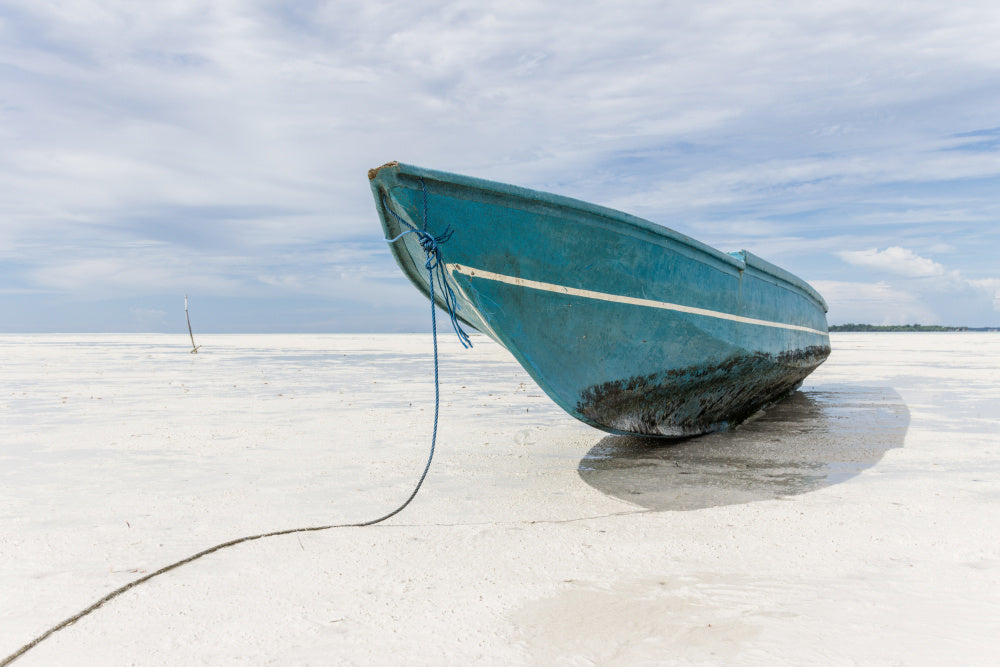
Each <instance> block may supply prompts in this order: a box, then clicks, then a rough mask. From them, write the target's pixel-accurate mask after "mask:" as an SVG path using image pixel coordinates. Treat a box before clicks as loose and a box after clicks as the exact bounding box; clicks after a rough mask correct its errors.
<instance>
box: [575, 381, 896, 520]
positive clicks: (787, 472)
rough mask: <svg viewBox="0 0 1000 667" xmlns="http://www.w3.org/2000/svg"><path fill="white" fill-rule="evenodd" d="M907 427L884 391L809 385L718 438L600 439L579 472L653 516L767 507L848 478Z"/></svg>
mask: <svg viewBox="0 0 1000 667" xmlns="http://www.w3.org/2000/svg"><path fill="white" fill-rule="evenodd" d="M909 423H910V411H909V410H908V409H907V407H906V405H905V404H904V403H903V400H902V398H901V397H900V395H899V394H897V393H896V392H895V391H893V390H892V389H889V388H882V387H858V386H851V385H825V386H817V387H810V388H809V389H808V390H806V391H797V392H795V393H794V394H792V395H791V396H789V397H788V398H786V399H785V400H783V401H781V402H780V403H778V404H776V405H774V406H772V407H771V408H768V409H767V410H766V411H765V412H764V413H763V414H762V415H760V416H758V417H757V418H756V419H753V420H751V421H749V422H746V423H744V424H743V425H742V426H740V427H739V428H737V429H735V430H733V431H728V432H725V433H712V434H709V435H703V436H698V437H694V438H684V439H678V440H664V439H661V438H642V437H635V436H623V435H612V436H608V437H606V438H604V439H603V440H601V441H600V442H599V443H597V445H595V446H594V447H593V448H592V449H591V450H590V451H589V452H587V455H586V456H585V457H584V458H583V459H582V460H581V461H580V466H579V468H578V472H579V474H580V477H582V478H583V480H584V481H585V482H587V484H589V485H591V486H592V487H594V488H595V489H597V490H599V491H601V492H603V493H606V494H608V495H610V496H614V497H616V498H620V499H622V500H626V501H628V502H630V503H633V504H635V505H640V506H642V507H646V508H648V509H652V510H695V509H703V508H706V507H718V506H722V505H734V504H738V503H747V502H752V501H755V500H769V499H774V498H778V497H781V496H788V495H797V494H801V493H808V492H809V491H815V490H816V489H821V488H823V487H827V486H831V485H833V484H838V483H840V482H843V481H844V480H847V479H850V478H851V477H853V476H855V475H857V474H858V473H860V472H861V471H862V470H865V469H866V468H870V467H871V466H873V465H875V464H876V463H878V461H879V460H880V459H881V458H882V456H883V455H884V454H885V453H886V452H887V451H888V450H890V449H893V448H895V447H902V446H903V439H904V437H905V436H906V429H907V426H908V425H909Z"/></svg>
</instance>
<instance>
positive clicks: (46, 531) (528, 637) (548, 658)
mask: <svg viewBox="0 0 1000 667" xmlns="http://www.w3.org/2000/svg"><path fill="white" fill-rule="evenodd" d="M186 334H187V332H184V333H183V334H177V335H166V334H114V335H99V334H89V335H82V334H79V335H70V334H64V335H55V334H33V335H14V334H6V335H0V377H2V378H3V382H2V384H0V660H2V658H3V657H4V656H7V655H9V654H11V653H13V652H14V651H16V650H17V649H18V648H19V647H21V646H22V645H23V644H25V643H27V642H29V641H31V640H32V639H33V638H34V637H36V636H38V635H39V634H41V633H43V632H44V631H45V630H47V629H48V628H50V627H51V626H53V625H55V624H57V623H58V622H60V621H62V620H63V619H65V618H67V617H69V616H71V615H73V614H75V613H77V612H78V611H80V610H81V609H83V608H85V607H87V606H88V605H90V604H92V603H93V602H95V601H96V600H97V599H98V598H100V597H101V596H103V595H105V594H107V593H109V592H110V591H112V590H114V589H116V588H118V587H120V586H122V585H124V584H127V583H128V582H129V581H131V580H134V579H136V578H138V577H140V576H142V575H143V574H145V573H149V572H152V571H155V570H157V569H159V568H161V567H163V566H165V565H167V564H169V563H172V562H175V561H178V560H180V559H183V558H185V557H187V556H190V555H191V554H194V553H196V552H198V551H201V550H203V549H206V548H208V547H211V546H213V545H216V544H219V543H222V542H225V541H227V540H231V539H234V538H238V537H242V536H246V535H254V534H259V533H265V532H271V531H278V530H284V529H291V528H298V527H315V526H323V525H330V524H341V523H357V522H364V521H367V520H371V519H374V518H376V517H379V516H382V515H384V514H385V513H387V512H389V511H391V510H392V509H393V508H395V507H396V506H398V505H399V504H400V503H401V502H402V501H403V500H405V499H406V497H407V496H408V495H409V493H410V491H411V490H412V489H413V487H414V485H415V484H416V481H417V479H418V478H419V476H420V473H421V472H422V470H423V467H424V464H425V462H426V459H427V455H428V451H429V448H430V440H431V429H432V422H433V416H434V369H433V361H432V353H431V342H432V341H431V337H430V335H420V334H405V335H403V334H395V335H390V334H374V335H346V334H330V335H319V334H317V335H222V334H216V335H201V336H197V339H198V344H199V345H200V346H201V348H200V350H199V351H198V353H197V354H191V353H190V352H189V351H190V349H191V345H190V341H189V340H188V338H187V335H186ZM831 342H832V346H833V353H832V354H831V356H830V358H829V360H828V361H827V362H826V363H825V364H824V365H822V366H821V367H820V368H819V369H818V370H817V371H816V372H815V373H813V374H812V375H811V376H809V377H808V378H807V379H806V381H805V383H804V385H803V386H802V388H801V389H800V390H799V391H798V392H797V393H796V394H794V395H793V396H791V397H790V398H789V399H787V400H786V401H784V402H783V403H780V404H778V405H776V406H774V407H772V408H770V409H768V410H766V411H765V412H764V413H763V414H759V415H758V416H756V418H755V419H753V420H752V421H751V422H750V423H747V424H745V425H744V426H742V427H740V428H738V429H735V430H733V431H731V432H727V433H717V434H711V435H708V436H703V437H700V438H692V439H687V440H683V441H678V442H671V441H666V440H660V441H653V440H649V439H635V438H627V437H615V436H609V435H608V434H606V433H603V432H601V431H598V430H596V429H593V428H591V427H588V426H586V425H584V424H582V423H580V422H577V421H576V420H574V419H573V418H571V417H570V416H568V415H567V414H566V413H564V412H563V411H562V410H561V409H559V408H558V407H557V406H556V405H555V404H554V403H552V402H551V401H550V400H549V399H548V398H547V397H546V396H545V395H544V393H542V391H541V390H540V389H539V388H538V387H537V386H536V385H535V384H534V382H533V381H532V380H531V378H530V377H529V376H528V375H527V373H526V372H525V371H524V370H523V369H521V367H520V366H519V365H518V364H517V363H516V362H515V361H514V360H513V358H512V357H511V355H510V354H509V353H507V352H506V351H505V350H504V349H503V348H501V347H500V346H499V345H497V344H495V343H493V342H492V341H490V340H489V339H487V338H486V337H484V336H480V335H476V336H473V344H474V347H473V349H471V350H464V349H462V348H461V346H460V345H459V344H458V342H457V340H455V337H454V336H453V335H445V334H444V333H442V334H441V335H440V336H439V344H440V347H441V359H440V364H441V367H440V379H441V408H440V426H439V430H438V436H437V448H436V452H435V455H434V460H433V462H432V464H431V467H430V471H429V473H428V475H427V478H426V481H425V482H424V486H423V488H422V489H421V490H420V492H419V494H418V495H417V496H416V498H415V499H414V500H413V502H412V504H411V505H410V506H409V507H407V508H406V509H405V510H404V511H403V512H401V513H400V514H399V515H397V516H395V517H393V518H391V519H389V520H388V521H386V522H385V523H381V524H378V525H375V526H369V527H363V528H357V527H352V528H333V529H329V530H322V531H314V532H303V533H293V534H288V535H283V536H276V537H272V538H266V539H261V540H256V541H253V542H248V543H244V544H239V545H236V546H233V547H230V548H228V549H224V550H221V551H218V552H216V553H213V554H210V555H208V556H205V557H204V558H201V559H199V560H197V561H194V562H192V563H190V564H187V565H185V566H183V567H180V568H178V569H176V570H173V571H171V572H168V573H165V574H163V575H162V576H159V577H156V578H154V579H152V580H150V581H149V582H147V583H145V584H143V585H141V586H138V587H136V588H135V589H133V590H130V591H128V592H126V593H124V594H123V595H121V596H120V597H118V598H116V599H114V600H111V601H110V602H108V603H107V604H106V605H105V606H103V607H102V608H100V609H98V610H96V611H95V612H94V613H92V614H90V615H88V616H86V617H85V618H82V619H81V620H80V621H78V622H77V623H75V624H73V625H71V626H69V627H67V628H65V629H64V630H61V631H60V632H58V633H56V634H54V635H52V636H51V637H49V638H48V639H47V640H45V641H44V642H42V643H40V644H39V645H38V646H36V647H35V648H33V649H32V650H31V651H29V652H28V653H26V654H25V655H24V656H22V657H21V658H19V659H18V660H17V661H16V662H15V663H14V664H16V665H54V664H74V665H133V664H138V665H328V664H347V665H353V664H358V665H362V664H363V665H371V664H413V665H442V664H446V665H452V664H454V665H458V664H468V663H470V662H473V661H474V662H476V663H480V664H505V665H508V664H526V665H535V664H537V665H546V664H565V665H590V664H597V665H604V664H658V665H674V664H676V665H688V664H720V663H731V664H743V665H746V664H751V665H776V664H777V665H782V664H787V665H799V664H866V665H868V664H871V665H940V664H963V665H969V664H982V665H992V664H997V663H998V662H1000V645H998V644H997V642H996V639H995V636H996V633H997V631H998V629H1000V539H998V536H1000V509H998V507H1000V377H998V369H1000V334H997V333H865V334H850V333H839V334H833V335H831Z"/></svg>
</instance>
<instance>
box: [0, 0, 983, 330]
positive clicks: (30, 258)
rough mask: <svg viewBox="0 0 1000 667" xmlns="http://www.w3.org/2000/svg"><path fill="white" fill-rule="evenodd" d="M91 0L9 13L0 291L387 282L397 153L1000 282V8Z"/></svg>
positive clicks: (341, 289) (1, 38)
mask: <svg viewBox="0 0 1000 667" xmlns="http://www.w3.org/2000/svg"><path fill="white" fill-rule="evenodd" d="M98 4H99V6H97V5H95V4H93V3H84V4H79V3H77V4H74V3H67V2H56V3H29V2H21V3H6V4H4V5H3V7H2V8H0V63H2V64H0V89H2V90H4V95H3V97H2V98H0V141H2V142H3V146H4V150H3V151H0V260H2V261H3V262H4V263H5V264H6V265H7V266H6V268H3V270H2V271H0V294H31V293H35V292H38V291H40V292H46V291H48V292H52V293H58V294H59V295H60V297H65V298H67V299H69V298H79V299H85V298H93V297H94V295H95V294H98V295H102V296H104V297H107V298H132V297H141V296H142V295H150V294H154V293H158V292H157V290H160V291H161V292H162V291H163V290H173V289H174V286H177V289H179V290H182V291H183V290H191V291H195V290H194V288H193V286H195V285H196V286H197V287H198V288H200V289H199V290H198V293H200V294H202V295H206V294H209V293H211V294H213V295H217V296H225V297H227V298H233V299H248V300H252V299H254V298H258V297H260V296H261V295H265V296H281V297H286V298H292V297H296V298H303V299H314V298H320V297H321V296H323V297H324V298H325V295H334V296H331V297H330V298H331V299H335V301H334V303H340V304H342V307H343V308H344V309H345V310H346V309H350V308H355V307H356V304H357V303H358V302H369V303H376V302H377V301H378V300H387V301H386V302H387V303H392V302H393V301H392V299H393V298H394V295H395V293H396V291H398V290H404V291H405V290H406V289H411V288H410V287H409V285H408V283H407V282H406V280H405V278H403V277H402V276H401V275H400V274H399V273H398V271H397V270H396V268H395V266H394V264H393V262H392V259H391V257H390V255H389V253H388V252H387V251H386V249H385V248H384V244H383V242H382V241H381V230H380V229H379V228H378V224H377V221H376V216H375V213H374V209H373V206H372V201H371V195H370V192H369V191H368V184H367V180H366V178H365V172H366V170H367V169H368V168H369V167H373V166H377V165H378V164H381V163H383V162H386V161H388V160H391V159H399V160H403V161H407V162H412V163H416V164H422V165H426V166H428V167H434V168H440V169H445V170H449V171H458V172H463V173H469V174H470V175H474V176H480V177H484V178H493V179H496V180H502V181H507V182H512V183H516V184H519V185H525V186H528V187H536V188H539V189H546V190H553V191H556V192H559V193H561V194H567V195H570V196H577V197H580V198H583V199H586V200H589V201H594V202H597V203H603V204H609V205H612V206H615V207H618V208H621V209H623V210H626V211H628V212H630V213H635V214H638V215H642V216H643V217H647V218H649V219H651V220H654V221H656V222H661V223H663V224H666V225H668V226H671V227H674V228H676V229H678V231H681V232H683V233H687V234H690V235H692V236H695V237H696V238H699V239H700V240H705V241H706V242H710V243H712V244H713V245H719V246H720V247H724V248H726V249H730V248H732V249H735V248H736V247H739V246H744V247H748V249H750V250H753V251H755V252H757V253H758V254H760V255H762V256H764V257H768V258H770V259H774V260H776V261H779V263H781V265H782V266H786V267H787V268H789V269H790V270H792V271H793V272H796V273H800V274H802V275H803V277H805V278H806V279H808V280H810V281H814V282H815V281H825V282H826V283H828V284H848V283H853V282H857V283H859V284H861V283H863V284H868V285H878V284H880V282H886V284H887V285H889V286H891V288H892V289H894V290H896V292H897V293H898V294H897V297H898V298H900V299H902V298H903V296H900V295H902V294H915V293H916V292H915V291H914V288H913V287H911V286H906V285H903V284H898V285H897V283H896V282H893V280H895V279H896V278H899V279H920V280H924V281H925V282H927V284H928V285H929V286H934V288H935V289H939V291H940V290H945V291H946V289H945V288H947V290H951V291H952V292H959V293H962V294H966V292H968V294H970V295H971V294H980V293H982V294H985V293H987V292H988V289H987V288H981V287H979V286H978V283H977V282H976V281H988V280H991V279H993V277H994V276H995V275H996V274H995V271H994V269H993V268H992V265H993V262H994V260H993V259H992V258H995V257H996V256H998V255H1000V247H998V241H997V239H996V236H995V233H993V232H992V231H991V230H992V229H994V228H995V225H996V221H997V220H998V219H1000V202H998V200H997V198H996V196H995V192H996V191H997V188H998V187H1000V148H998V146H997V143H996V138H997V136H998V135H997V128H996V120H995V119H996V117H997V116H998V115H1000V95H998V93H997V88H996V86H995V85H994V83H995V80H996V63H998V62H1000V41H998V40H996V38H995V36H996V34H1000V11H998V10H997V8H996V6H995V5H994V4H991V3H987V2H982V3H975V2H973V3H968V4H963V5H962V6H960V7H951V6H949V7H942V6H941V5H940V4H939V3H930V2H926V3H916V4H914V3H910V4H908V5H906V6H905V7H904V6H900V7H898V8H894V7H881V8H879V10H878V11H876V12H873V11H871V9H870V7H869V5H868V4H865V3H862V2H860V0H837V1H835V2H832V3H823V4H822V5H817V4H813V5H793V4H789V3H783V4H782V3H778V4H771V5H751V4H747V3H741V2H724V1H720V2H706V3H688V4H684V3H679V4H678V3H674V4H673V5H670V4H668V5H664V4H663V3H658V2H650V1H648V0H627V1H626V2H624V4H622V3H610V4H609V3H600V2H587V1H585V0H584V1H583V2H582V4H581V3H580V2H578V3H572V4H552V3H529V2H499V1H496V2H494V1H490V0H487V1H486V2H472V1H471V0H459V1H458V2H452V3H447V4H445V5H440V4H438V3H427V2H423V1H422V0H417V1H415V2H411V3H406V4H405V5H399V3H392V2H384V1H380V0H366V1H364V2H361V1H360V0H356V1H355V0H340V1H338V2H323V1H319V2H309V3H292V2H287V3H283V2H278V3H231V2H220V3H214V4H212V5H210V6H207V5H205V3H202V2H195V1H194V0H177V1H176V2H171V3H166V4H162V3H161V4H150V5H148V6H145V5H144V6H142V7H141V8H137V7H136V6H135V5H134V4H131V3H127V2H124V1H118V0H107V1H105V2H101V3H98ZM943 226H947V234H946V235H942V234H941V229H942V228H943ZM932 235H937V237H938V240H937V247H938V249H937V250H930V248H931V247H932V245H933V243H934V242H933V241H932V240H931V239H930V238H929V237H930V236H932ZM335 247H343V248H347V249H348V251H349V252H346V253H340V254H338V253H337V252H335V251H333V250H331V248H335ZM880 248H885V249H884V250H878V249H880ZM907 248H909V249H911V250H905V249H907ZM906 252H909V253H911V254H912V257H908V256H906V255H905V253H906ZM928 253H932V254H934V256H936V257H937V258H938V259H937V261H935V260H930V259H926V257H927V256H928ZM845 262H847V264H846V266H848V267H850V269H851V271H852V272H853V273H851V274H850V275H845V272H844V267H845V264H844V263H845ZM945 267H960V268H961V271H962V273H961V275H959V276H957V277H956V274H954V271H952V270H949V269H946V268H945ZM941 271H943V272H944V273H941ZM907 272H908V273H907ZM859 274H864V275H859ZM949 281H951V282H950V283H949ZM387 285H388V287H387ZM922 289H923V288H922ZM930 289H931V287H927V290H930ZM869 293H870V294H871V295H872V297H873V298H878V299H882V297H885V299H888V293H882V292H879V290H878V289H872V290H870V291H869ZM942 293H944V292H942ZM921 294H929V292H928V291H926V290H925V291H924V292H921ZM340 295H343V296H340ZM348 297H350V298H348ZM351 299H353V301H352V300H351ZM25 302H26V301H25ZM958 302H962V303H966V305H968V307H970V308H980V304H979V302H978V301H975V300H974V299H972V298H971V296H970V297H969V299H968V300H966V301H962V300H961V299H958V300H956V303H958ZM905 303H910V302H905ZM911 305H912V304H911ZM987 311H988V312H989V314H990V316H992V314H993V313H994V312H995V311H993V306H992V302H991V303H990V305H988V306H987ZM67 312H69V311H67ZM359 317H360V316H359ZM976 317H980V314H979V313H978V311H977V312H971V311H970V312H969V313H968V314H966V315H964V318H965V319H968V320H972V319H975V318H976ZM983 317H985V316H983Z"/></svg>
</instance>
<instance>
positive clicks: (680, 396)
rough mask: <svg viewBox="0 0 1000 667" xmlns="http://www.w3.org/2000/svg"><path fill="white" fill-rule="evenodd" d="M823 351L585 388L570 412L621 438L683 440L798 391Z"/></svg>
mask: <svg viewBox="0 0 1000 667" xmlns="http://www.w3.org/2000/svg"><path fill="white" fill-rule="evenodd" d="M829 354H830V348H829V347H827V346H812V347H807V348H804V349H801V350H794V351H791V352H782V353H780V354H777V355H772V354H766V353H763V352H758V353H755V354H747V355H739V356H735V357H730V358H729V359H726V360H725V361H723V362H721V363H719V364H715V365H712V366H697V367H691V368H682V369H675V370H670V371H663V372H660V373H653V374H651V375H644V376H633V377H630V378H625V379H622V380H614V381H611V382H604V383H602V384H599V385H594V386H591V387H588V388H587V389H586V390H584V391H583V393H582V394H581V396H580V400H579V402H578V403H577V405H576V410H577V412H579V413H580V414H581V415H583V416H584V417H586V418H587V419H588V420H591V421H593V422H595V423H597V424H599V425H601V426H603V427H605V428H607V429H610V430H612V431H618V432H623V433H635V434H638V435H658V436H675V437H680V436H688V435H697V434H699V433H708V432H710V431H719V430H724V429H726V428H730V427H733V426H736V425H737V424H739V423H740V422H742V421H744V420H745V419H747V418H748V417H750V416H751V415H753V414H754V413H756V412H757V411H758V410H760V409H761V408H763V407H766V406H767V405H770V404H771V403H774V402H775V401H777V400H778V399H780V398H782V397H784V396H785V395H786V394H788V393H789V392H791V391H793V390H794V389H796V388H797V387H798V385H799V384H800V383H801V382H802V380H803V379H805V377H806V376H807V375H809V373H811V372H812V371H813V369H815V368H816V367H817V366H819V365H820V364H821V363H823V361H824V360H825V359H826V358H827V357H828V356H829Z"/></svg>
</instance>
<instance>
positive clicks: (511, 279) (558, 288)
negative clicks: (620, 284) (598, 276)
mask: <svg viewBox="0 0 1000 667" xmlns="http://www.w3.org/2000/svg"><path fill="white" fill-rule="evenodd" d="M446 266H447V268H448V270H449V271H452V272H457V273H461V274H464V275H466V276H470V277H472V278H482V279H484V280H493V281H495V282H500V283H507V284H508V285H516V286H518V287H527V288H528V289H535V290H541V291H543V292H555V293H556V294H567V295H569V296H579V297H583V298H585V299H597V300H599V301H610V302H612V303H625V304H629V305H632V306H643V307H645V308H659V309H661V310H674V311H677V312H679V313H690V314H692V315H703V316H705V317H714V318H716V319H720V320H730V321H732V322H740V323H742V324H755V325H758V326H762V327H775V328H778V329H791V330H793V331H805V332H807V333H813V334H819V335H820V336H826V335H827V333H826V332H825V331H820V330H818V329H811V328H809V327H803V326H800V325H798V324H786V323H784V322H770V321H768V320H757V319H754V318H752V317H743V316H742V315H732V314H730V313H722V312H719V311H716V310H706V309H705V308H694V307H692V306H682V305H680V304H677V303H667V302H665V301H653V300H651V299H638V298H636V297H633V296H622V295H620V294H608V293H606V292H594V291H591V290H586V289H577V288H575V287H566V286H565V285H556V284H554V283H543V282H539V281H537V280H528V279H527V278H517V277H515V276H507V275H504V274H502V273H493V272H492V271H484V270H482V269H473V268H472V267H469V266H463V265H461V264H448V265H446Z"/></svg>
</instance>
